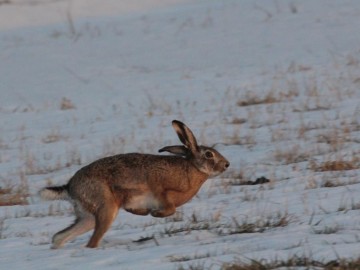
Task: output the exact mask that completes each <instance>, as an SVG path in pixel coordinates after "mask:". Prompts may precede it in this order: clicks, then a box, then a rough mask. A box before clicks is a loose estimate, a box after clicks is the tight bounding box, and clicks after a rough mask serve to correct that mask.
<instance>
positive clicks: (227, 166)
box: [225, 161, 230, 169]
mask: <svg viewBox="0 0 360 270" xmlns="http://www.w3.org/2000/svg"><path fill="white" fill-rule="evenodd" d="M229 166H230V162H228V161H227V162H226V163H225V169H227V168H229Z"/></svg>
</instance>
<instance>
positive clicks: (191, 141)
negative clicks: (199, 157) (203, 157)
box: [172, 120, 199, 154]
mask: <svg viewBox="0 0 360 270" xmlns="http://www.w3.org/2000/svg"><path fill="white" fill-rule="evenodd" d="M172 126H173V128H174V129H175V131H176V133H177V135H178V137H179V139H180V141H181V142H182V143H183V144H184V145H185V146H186V148H188V149H189V150H190V151H191V152H192V153H193V154H195V153H197V152H199V146H198V144H197V141H196V138H195V136H194V134H193V133H192V131H191V130H190V129H189V128H188V127H187V126H186V125H185V124H184V123H182V122H180V121H178V120H173V121H172Z"/></svg>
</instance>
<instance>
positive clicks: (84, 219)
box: [51, 206, 95, 249]
mask: <svg viewBox="0 0 360 270" xmlns="http://www.w3.org/2000/svg"><path fill="white" fill-rule="evenodd" d="M75 213H76V220H75V222H74V223H73V224H72V225H70V226H69V227H67V228H65V229H64V230H61V231H60V232H58V233H56V234H55V235H54V236H53V239H52V246H51V248H53V249H56V248H60V247H62V246H63V245H64V244H65V243H66V242H68V241H71V240H73V239H74V238H75V237H77V236H78V235H81V234H84V233H86V232H88V231H90V230H92V229H93V228H94V227H95V217H94V216H93V215H92V214H91V213H89V212H86V211H85V210H83V209H80V207H79V206H75Z"/></svg>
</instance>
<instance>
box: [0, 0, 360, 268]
mask: <svg viewBox="0 0 360 270" xmlns="http://www.w3.org/2000/svg"><path fill="white" fill-rule="evenodd" d="M119 2H121V3H119ZM359 25H360V1H350V0H344V1H337V0H318V1H301V0H298V1H297V0H293V1H282V0H274V1H270V0H257V1H253V0H217V1H210V0H199V1H186V0H172V1H165V0H136V1H131V0H126V1H125V0H124V1H115V0H109V1H100V0H91V1H90V0H88V1H85V0H72V1H65V0H59V1H52V0H38V1H37V0H34V1H33V0H7V1H6V0H5V1H4V0H3V1H1V0H0V94H1V96H0V97H1V98H0V205H2V206H1V207H0V265H1V267H0V268H1V269H131V270H133V269H141V270H144V269H240V265H242V264H245V265H247V266H246V267H247V268H241V269H260V268H256V267H257V266H259V265H262V266H264V267H267V268H270V267H273V268H276V267H280V266H284V267H287V266H296V267H300V266H304V267H305V268H306V267H310V266H311V267H317V268H319V269H320V268H322V267H324V266H326V267H328V268H329V269H331V267H333V266H336V265H343V266H344V265H345V266H346V265H347V266H349V265H350V266H349V268H348V269H354V268H355V267H357V269H358V268H359V265H360V259H359V258H360V257H359V256H360V253H359V251H360V196H359V195H360V175H359V173H360V34H359ZM173 119H179V120H181V121H183V122H185V123H186V124H187V125H188V126H189V127H190V128H191V129H192V130H193V132H194V133H195V135H196V136H197V138H198V140H199V141H200V143H201V144H205V145H209V146H214V147H215V148H216V149H217V150H218V151H219V152H221V153H222V154H223V155H224V156H225V157H226V158H227V159H228V160H229V161H230V163H231V166H230V168H229V170H228V171H227V172H225V173H223V174H222V175H220V176H219V177H217V178H214V179H210V180H208V181H207V182H206V183H205V184H204V186H203V187H202V188H201V190H200V192H199V193H198V195H197V196H196V197H194V198H193V199H192V200H191V201H190V202H189V203H187V204H185V205H184V206H182V207H180V208H178V211H177V213H176V214H175V215H174V216H171V217H169V218H165V219H157V218H153V217H150V216H145V217H142V216H135V215H131V214H129V213H127V212H125V211H120V212H119V216H118V217H117V219H116V220H115V222H114V223H113V226H112V227H111V229H110V230H109V231H108V232H107V233H106V235H105V237H104V239H103V242H102V244H101V247H100V248H97V249H87V248H85V247H84V246H85V244H86V243H87V241H88V240H89V238H90V236H91V232H89V233H87V234H85V235H82V236H80V237H78V238H76V239H75V240H74V241H73V242H70V243H68V244H67V245H65V247H64V248H62V249H58V250H51V249H50V245H51V237H52V235H53V234H54V233H56V232H57V231H59V230H61V229H63V228H65V227H66V226H68V225H69V224H70V223H71V222H72V220H73V218H74V216H73V214H72V208H71V205H70V204H69V203H67V202H59V201H53V202H44V201H41V200H40V199H39V197H38V196H37V192H38V190H39V189H40V188H42V187H44V186H47V185H61V184H64V183H66V182H67V181H68V179H69V178H70V177H71V176H72V175H73V174H74V173H75V172H76V171H77V170H78V169H79V168H81V167H82V166H84V165H86V164H88V163H90V162H92V161H94V160H96V159H98V158H100V157H104V156H108V155H113V154H117V153H126V152H147V153H156V152H157V150H158V149H160V148H162V147H163V146H166V145H171V144H178V138H177V136H176V134H175V133H174V131H173V129H172V127H171V121H172V120H173ZM262 176H264V177H266V178H268V179H270V180H271V181H270V182H269V183H265V184H261V185H250V182H249V181H251V182H252V181H255V180H256V179H257V178H259V177H262ZM233 264H236V265H237V267H238V268H236V267H235V266H234V265H233ZM351 264H353V265H352V266H351ZM231 265H232V268H231ZM345 266H344V267H345Z"/></svg>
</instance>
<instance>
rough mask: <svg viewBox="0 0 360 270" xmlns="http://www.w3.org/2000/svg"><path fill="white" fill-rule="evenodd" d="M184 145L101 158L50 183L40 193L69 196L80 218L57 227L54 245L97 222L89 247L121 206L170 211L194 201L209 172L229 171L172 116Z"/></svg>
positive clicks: (153, 212)
mask: <svg viewBox="0 0 360 270" xmlns="http://www.w3.org/2000/svg"><path fill="white" fill-rule="evenodd" d="M172 126H173V127H174V129H175V131H176V133H177V135H178V137H179V139H180V141H181V142H182V143H183V145H174V146H166V147H164V148H162V149H160V150H159V152H170V153H172V154H175V155H174V156H171V155H165V156H164V155H150V154H140V153H129V154H120V155H115V156H111V157H105V158H102V159H99V160H97V161H95V162H93V163H91V164H89V165H87V166H85V167H83V168H81V169H80V170H78V171H77V172H76V173H75V175H74V176H73V177H72V178H71V179H70V181H69V182H68V183H67V184H66V185H63V186H55V187H45V188H43V189H42V190H41V191H40V196H41V197H42V198H43V199H48V200H69V201H70V202H71V203H72V204H73V205H74V210H75V214H76V220H75V222H74V223H73V224H72V225H71V226H69V227H67V228H65V229H64V230H62V231H60V232H58V233H56V234H55V235H54V237H53V239H52V243H53V245H52V248H59V247H61V246H63V245H64V244H65V243H66V242H67V241H70V240H72V239H74V238H75V237H76V236H78V235H80V234H83V233H86V232H88V231H90V230H92V229H94V228H95V230H94V233H93V235H92V236H91V238H90V241H89V242H88V244H87V247H90V248H94V247H97V246H98V245H99V242H100V240H101V239H102V237H103V236H104V234H105V232H106V231H107V230H108V229H109V227H110V226H111V223H112V222H113V220H114V219H115V217H116V215H117V213H118V210H119V208H123V209H125V210H126V211H128V212H130V213H133V214H136V215H148V214H150V215H152V216H154V217H167V216H170V215H172V214H174V213H175V209H176V207H178V206H180V205H182V204H184V203H186V202H187V201H189V200H190V199H191V198H192V197H193V196H194V195H195V194H196V193H197V192H198V190H199V189H200V187H201V185H202V184H203V183H204V182H205V181H206V179H208V178H209V177H212V176H216V175H218V174H220V173H222V172H223V171H225V170H226V169H227V168H228V167H229V165H230V163H229V161H227V160H226V158H224V157H223V156H222V155H221V154H220V153H219V152H218V151H216V150H215V149H213V148H210V147H206V146H201V145H198V144H197V142H196V138H195V136H194V135H193V133H192V131H191V130H190V129H189V128H188V127H187V126H186V125H185V124H183V123H182V122H180V121H177V120H174V121H172Z"/></svg>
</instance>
